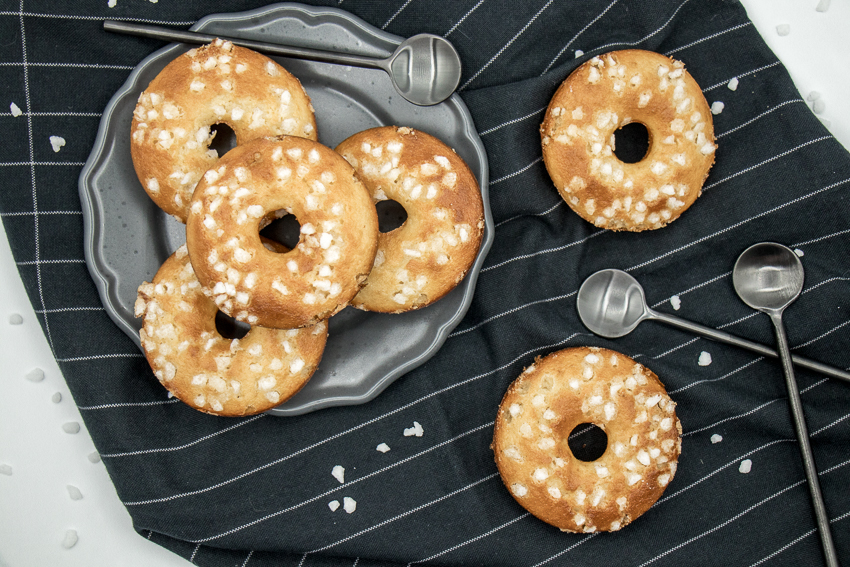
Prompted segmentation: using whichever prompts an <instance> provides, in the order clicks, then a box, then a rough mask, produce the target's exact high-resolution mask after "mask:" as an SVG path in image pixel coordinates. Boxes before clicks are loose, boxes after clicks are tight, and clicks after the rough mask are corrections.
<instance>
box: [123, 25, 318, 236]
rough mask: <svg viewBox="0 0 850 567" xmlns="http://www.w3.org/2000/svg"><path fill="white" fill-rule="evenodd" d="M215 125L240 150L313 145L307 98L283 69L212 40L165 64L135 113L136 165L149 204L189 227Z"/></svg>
mask: <svg viewBox="0 0 850 567" xmlns="http://www.w3.org/2000/svg"><path fill="white" fill-rule="evenodd" d="M215 124H227V125H228V126H229V127H230V128H232V129H233V132H234V133H235V134H236V140H237V143H239V144H241V143H244V142H247V141H248V140H251V139H253V138H261V137H263V136H277V135H282V134H288V135H294V136H303V137H306V138H310V139H311V140H315V139H316V120H315V117H314V115H313V106H312V105H311V104H310V98H309V97H308V96H307V93H306V92H305V91H304V88H303V87H302V86H301V83H300V82H299V81H298V79H297V78H295V77H294V76H293V75H292V74H291V73H289V72H288V71H287V70H286V69H284V68H283V67H281V66H280V65H278V64H277V63H275V62H274V61H272V60H271V59H269V58H268V57H266V56H265V55H261V54H259V53H257V52H255V51H252V50H250V49H245V48H243V47H237V46H235V45H233V44H232V43H230V42H229V41H222V40H220V39H216V40H215V41H213V42H212V43H211V44H209V45H205V46H203V47H199V48H197V49H192V50H190V51H188V52H187V53H185V54H183V55H181V56H179V57H177V58H176V59H175V60H174V61H172V62H171V63H169V64H168V65H167V66H166V67H165V68H164V69H163V70H162V71H161V72H160V73H159V75H157V76H156V77H155V78H154V80H153V81H151V83H150V85H148V88H147V89H146V90H145V91H144V92H143V93H142V94H141V96H139V101H138V103H137V105H136V109H135V111H134V112H133V124H132V129H131V132H132V143H131V144H130V149H131V154H132V157H133V165H134V166H135V169H136V174H137V175H138V177H139V181H141V183H142V186H143V187H144V188H145V191H147V193H148V195H150V197H151V199H153V200H154V202H155V203H156V204H157V205H158V206H159V207H160V208H162V209H163V210H164V211H165V212H167V213H168V214H170V215H174V216H175V217H176V218H177V219H178V220H179V221H180V222H184V223H185V222H186V217H187V216H188V213H189V201H190V200H191V198H192V191H194V189H195V184H197V182H198V180H199V179H200V178H201V175H203V174H204V172H205V171H206V170H207V169H209V168H210V167H212V166H213V165H215V163H216V161H217V160H218V157H219V156H218V153H217V152H216V150H214V149H210V147H209V146H210V142H211V141H212V139H213V136H214V134H211V131H210V128H211V127H212V126H213V125H215Z"/></svg>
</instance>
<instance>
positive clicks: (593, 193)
mask: <svg viewBox="0 0 850 567" xmlns="http://www.w3.org/2000/svg"><path fill="white" fill-rule="evenodd" d="M634 122H637V123H641V124H643V125H644V126H645V127H646V129H647V133H648V146H649V147H648V150H647V152H646V155H645V156H643V158H642V159H640V160H638V161H637V162H635V163H626V162H624V161H621V160H620V159H619V158H618V156H617V154H616V153H615V143H614V142H615V138H616V133H617V132H618V131H619V130H620V129H621V128H623V127H624V126H627V125H629V124H631V123H634ZM540 133H541V142H542V146H543V159H544V163H545V164H546V169H547V171H548V172H549V175H550V177H551V178H552V181H553V182H554V183H555V187H556V188H557V190H558V191H559V193H560V194H561V196H562V197H563V198H564V200H565V201H566V202H567V204H568V205H569V206H570V208H572V209H573V210H574V211H575V212H576V213H578V214H579V216H581V217H582V218H584V219H585V220H587V221H588V222H590V223H593V224H594V225H596V226H598V227H600V228H607V229H610V230H628V231H641V230H651V229H657V228H661V227H663V226H665V225H666V224H668V223H670V222H672V221H673V220H675V219H676V218H678V217H679V216H680V215H681V214H682V213H683V212H684V211H685V210H686V209H687V208H688V207H690V206H691V204H692V203H693V202H694V201H695V200H696V198H697V197H698V196H699V194H700V192H701V190H702V185H703V182H704V181H705V178H706V176H707V175H708V171H709V169H710V168H711V165H712V164H713V163H714V152H715V150H716V145H715V141H714V129H713V125H712V119H711V110H710V108H709V107H708V103H707V102H706V100H705V97H704V96H703V95H702V91H701V90H700V88H699V85H697V83H696V82H695V81H694V79H693V78H692V77H691V76H690V74H689V73H688V72H687V71H686V70H685V69H684V64H683V63H682V62H681V61H676V60H673V59H671V58H669V57H665V56H663V55H659V54H657V53H653V52H650V51H642V50H634V49H632V50H624V51H614V52H611V53H607V54H604V55H601V56H597V57H594V58H592V59H590V60H589V61H587V62H585V63H584V64H583V65H581V66H580V67H579V68H577V69H576V70H575V71H574V72H573V73H572V74H571V75H570V76H569V77H568V78H567V79H566V80H565V81H564V82H563V84H562V85H561V87H560V88H559V89H558V90H557V92H556V93H555V95H554V96H553V97H552V100H551V102H550V104H549V107H548V109H547V112H546V117H545V118H544V120H543V124H542V125H541V127H540ZM661 192H663V193H665V196H663V197H662V195H661Z"/></svg>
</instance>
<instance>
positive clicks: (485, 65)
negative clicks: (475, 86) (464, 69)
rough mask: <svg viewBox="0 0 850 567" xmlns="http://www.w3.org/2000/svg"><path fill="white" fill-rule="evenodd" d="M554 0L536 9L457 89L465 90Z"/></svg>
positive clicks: (549, 0)
mask: <svg viewBox="0 0 850 567" xmlns="http://www.w3.org/2000/svg"><path fill="white" fill-rule="evenodd" d="M554 1H555V0H548V1H547V2H546V4H545V5H544V6H543V7H542V8H540V10H538V11H537V13H536V14H534V17H532V18H531V20H529V21H528V23H526V24H525V25H524V26H523V27H522V29H521V30H519V31H518V32H517V34H516V35H515V36H513V37H512V38H511V40H510V41H508V43H506V44H505V45H504V46H503V47H502V48H501V49H500V50H499V51H498V52H496V54H495V55H494V56H493V57H491V58H490V60H489V61H487V63H485V64H484V66H483V67H482V68H481V69H479V70H478V71H476V72H475V74H473V75H472V76H471V77H470V78H469V79H468V80H467V81H466V82H465V83H464V84H463V85H461V87H460V88H459V89H458V91H462V90H465V89H466V87H468V86H469V84H470V83H471V82H472V81H474V80H475V79H477V78H478V76H479V75H481V73H483V72H484V71H485V70H486V69H487V67H489V66H490V65H492V64H493V62H494V61H495V60H496V59H498V58H499V57H500V56H501V55H502V53H504V52H505V50H506V49H507V48H509V47H510V46H511V45H513V43H514V42H515V41H516V40H517V39H518V38H519V36H521V35H522V34H524V33H525V31H526V30H527V29H528V28H529V27H531V24H533V23H534V22H535V21H536V20H537V18H539V17H540V14H542V13H543V12H544V11H545V10H546V8H548V7H549V6H550V5H551V4H552V2H554Z"/></svg>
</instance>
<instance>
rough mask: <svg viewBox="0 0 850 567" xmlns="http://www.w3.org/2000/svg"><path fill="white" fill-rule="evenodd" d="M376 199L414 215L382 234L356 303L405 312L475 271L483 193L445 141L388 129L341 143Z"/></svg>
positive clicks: (339, 149) (430, 300)
mask: <svg viewBox="0 0 850 567" xmlns="http://www.w3.org/2000/svg"><path fill="white" fill-rule="evenodd" d="M336 151H337V152H338V153H340V154H341V155H342V156H343V157H344V158H345V159H346V160H347V161H348V162H349V163H350V164H351V165H352V166H353V167H354V169H355V170H356V171H357V174H358V176H359V177H360V179H361V180H362V181H363V183H364V184H365V185H366V188H367V189H368V190H369V193H370V194H371V195H372V199H373V200H374V201H375V202H376V203H377V202H379V201H384V200H387V199H391V200H393V201H395V202H397V203H398V204H400V205H401V206H402V207H404V210H405V211H406V212H407V220H405V222H404V224H402V225H401V226H400V227H398V228H396V229H394V230H392V231H390V232H385V233H380V234H379V235H378V252H377V254H376V255H375V263H374V265H373V266H372V271H371V272H370V273H369V277H368V278H367V279H366V285H365V286H364V287H363V289H362V290H360V292H359V293H358V294H357V295H356V296H355V297H354V299H353V300H352V301H351V305H352V306H354V307H357V308H358V309H364V310H367V311H378V312H382V313H401V312H404V311H410V310H412V309H418V308H420V307H424V306H426V305H430V304H431V303H433V302H435V301H437V300H438V299H440V298H442V297H443V296H445V295H446V294H447V293H448V292H449V291H451V290H452V289H453V288H454V287H455V286H456V285H457V284H458V283H459V282H460V281H461V280H462V279H463V277H464V275H465V274H466V272H467V270H469V268H470V266H471V265H472V263H473V261H474V260H475V257H476V255H477V254H478V249H479V247H480V245H481V238H482V236H483V233H484V206H483V203H482V199H481V190H480V189H479V187H478V182H477V181H476V180H475V176H474V175H473V174H472V172H471V171H470V169H469V167H468V166H467V165H466V163H465V162H464V161H463V159H461V158H460V157H459V156H458V155H457V154H456V153H455V152H454V151H453V150H452V149H451V148H449V147H448V146H447V145H446V144H444V143H443V142H441V141H440V140H438V139H437V138H435V137H433V136H431V135H429V134H426V133H424V132H419V131H416V130H413V129H411V128H405V127H402V128H397V127H395V126H385V127H381V128H372V129H370V130H365V131H363V132H359V133H357V134H354V135H353V136H351V137H350V138H348V139H346V140H345V141H343V142H342V143H341V144H340V145H339V146H337V148H336Z"/></svg>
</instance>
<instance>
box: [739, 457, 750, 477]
mask: <svg viewBox="0 0 850 567" xmlns="http://www.w3.org/2000/svg"><path fill="white" fill-rule="evenodd" d="M752 469H753V462H752V461H751V460H749V459H744V460H743V461H741V466H739V467H738V472H739V473H742V474H747V473H748V472H750V471H751V470H752Z"/></svg>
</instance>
